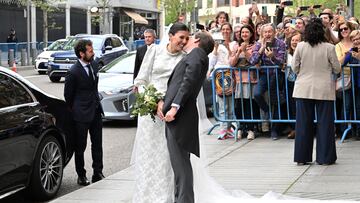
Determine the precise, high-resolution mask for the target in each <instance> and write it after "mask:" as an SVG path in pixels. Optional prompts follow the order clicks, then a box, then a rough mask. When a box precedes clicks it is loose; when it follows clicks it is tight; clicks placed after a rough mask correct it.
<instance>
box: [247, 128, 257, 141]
mask: <svg viewBox="0 0 360 203" xmlns="http://www.w3.org/2000/svg"><path fill="white" fill-rule="evenodd" d="M247 139H248V140H253V139H255V133H254V132H253V131H251V130H249V131H248V132H247Z"/></svg>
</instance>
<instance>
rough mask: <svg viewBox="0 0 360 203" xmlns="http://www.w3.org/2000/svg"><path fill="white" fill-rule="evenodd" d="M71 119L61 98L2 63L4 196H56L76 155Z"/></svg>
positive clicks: (0, 166)
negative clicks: (20, 192)
mask: <svg viewBox="0 0 360 203" xmlns="http://www.w3.org/2000/svg"><path fill="white" fill-rule="evenodd" d="M70 118H71V114H70V112H69V111H68V110H67V108H66V104H65V102H64V101H63V100H60V99H57V98H55V97H53V96H51V95H47V94H46V93H44V92H42V91H41V90H40V89H38V88H37V87H36V86H34V85H33V84H31V83H30V82H28V81H27V80H25V79H24V78H22V77H21V76H20V75H18V74H16V73H14V72H12V71H9V70H8V69H5V68H2V67H0V199H1V198H4V197H6V196H8V195H10V194H12V193H14V192H16V191H19V190H22V189H25V190H27V192H26V194H29V196H31V197H32V198H33V199H37V200H48V199H51V198H53V197H54V196H55V195H56V193H57V192H58V190H59V188H60V185H61V182H62V177H63V169H64V167H65V166H66V164H67V163H68V162H69V160H70V158H71V156H72V154H73V144H72V143H73V140H71V137H72V136H71V135H72V131H71V129H72V128H71V126H72V123H71V119H70Z"/></svg>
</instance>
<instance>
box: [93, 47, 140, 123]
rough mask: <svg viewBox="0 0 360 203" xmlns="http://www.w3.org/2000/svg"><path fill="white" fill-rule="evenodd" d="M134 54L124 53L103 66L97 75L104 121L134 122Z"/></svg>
mask: <svg viewBox="0 0 360 203" xmlns="http://www.w3.org/2000/svg"><path fill="white" fill-rule="evenodd" d="M135 56H136V52H129V53H126V54H124V55H122V56H120V57H119V58H117V59H115V60H114V61H112V62H111V63H109V64H107V65H106V66H104V67H103V68H102V69H101V70H100V73H99V94H100V99H101V106H102V108H103V110H104V114H105V116H104V119H105V120H134V119H135V118H133V117H131V116H130V112H131V108H130V107H131V105H132V104H133V103H134V102H135V95H134V92H133V91H132V88H133V73H134V63H135Z"/></svg>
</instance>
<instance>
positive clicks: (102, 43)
mask: <svg viewBox="0 0 360 203" xmlns="http://www.w3.org/2000/svg"><path fill="white" fill-rule="evenodd" d="M79 39H89V40H91V41H92V42H93V48H94V52H95V61H96V62H97V63H98V64H99V66H100V67H102V66H104V65H106V64H108V63H110V62H111V61H113V60H114V59H116V58H117V57H119V56H121V55H123V54H125V53H126V52H128V48H127V47H126V46H125V45H124V42H123V41H122V39H121V38H120V37H119V36H117V35H115V34H106V35H85V34H78V35H75V36H74V38H72V39H70V40H69V41H68V42H67V43H66V44H65V45H64V47H63V50H64V51H60V52H55V53H53V54H52V55H51V57H50V59H49V64H48V71H47V73H48V76H49V78H50V80H51V81H52V82H59V81H60V79H61V77H65V75H66V72H67V71H68V70H69V68H70V67H71V66H72V65H73V64H74V63H75V62H76V60H77V57H76V55H75V52H74V45H75V43H76V42H77V41H78V40H79Z"/></svg>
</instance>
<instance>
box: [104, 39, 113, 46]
mask: <svg viewBox="0 0 360 203" xmlns="http://www.w3.org/2000/svg"><path fill="white" fill-rule="evenodd" d="M104 45H105V47H107V46H112V44H111V38H106V40H105V44H104Z"/></svg>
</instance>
